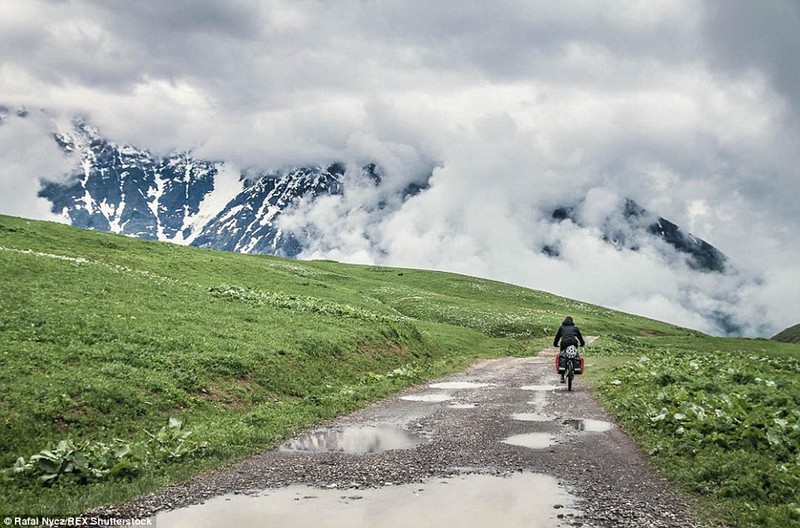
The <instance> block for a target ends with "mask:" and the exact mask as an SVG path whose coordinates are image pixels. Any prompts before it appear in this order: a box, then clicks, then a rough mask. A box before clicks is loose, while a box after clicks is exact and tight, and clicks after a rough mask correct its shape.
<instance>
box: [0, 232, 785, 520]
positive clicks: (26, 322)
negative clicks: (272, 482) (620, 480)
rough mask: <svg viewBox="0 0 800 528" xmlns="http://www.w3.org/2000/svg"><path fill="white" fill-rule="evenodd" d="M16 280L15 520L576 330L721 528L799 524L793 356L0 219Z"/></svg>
mask: <svg viewBox="0 0 800 528" xmlns="http://www.w3.org/2000/svg"><path fill="white" fill-rule="evenodd" d="M0 270H1V271H2V273H0V410H1V411H2V413H0V419H2V424H0V446H2V449H0V468H5V470H4V471H3V473H1V474H0V479H2V485H3V489H4V493H3V494H2V495H0V514H3V515H29V514H35V515H51V516H53V515H66V514H75V513H80V512H83V511H86V510H87V509H90V508H92V507H96V506H100V505H103V504H107V503H111V502H119V501H123V500H126V499H128V498H131V497H133V496H135V495H137V494H141V493H145V492H147V491H151V490H153V489H156V488H158V487H160V486H163V485H165V484H168V483H170V482H175V481H179V480H181V479H185V478H188V477H189V476H191V475H194V474H197V473H200V472H203V471H207V470H209V469H211V468H214V467H219V466H220V465H224V464H228V463H231V462H233V461H235V460H237V459H240V458H242V457H245V456H247V455H250V454H253V453H255V452H258V451H259V450H262V449H266V448H271V447H275V446H277V445H279V444H280V443H281V442H282V441H283V440H285V439H287V438H289V437H291V436H292V435H294V434H296V433H297V432H298V431H299V430H300V429H302V428H305V427H310V426H312V425H314V424H318V423H320V422H323V421H325V420H329V419H332V418H334V417H335V416H338V415H341V414H343V413H346V412H349V411H352V410H354V409H356V408H358V407H362V406H364V405H366V404H367V403H369V402H372V401H374V400H376V399H379V398H381V397H384V396H387V395H389V394H391V393H394V392H397V391H399V390H402V389H403V388H406V387H408V386H411V385H414V384H419V383H423V382H425V381H426V380H429V379H432V378H435V377H438V376H441V375H444V374H448V373H452V372H455V371H458V370H461V369H463V368H465V367H466V366H467V365H469V364H470V363H471V362H473V361H475V360H476V359H478V358H486V357H498V356H504V355H517V356H520V355H523V356H524V355H533V354H536V353H537V352H538V351H539V350H540V349H541V348H544V347H546V346H548V345H549V344H550V342H551V340H552V336H553V334H554V333H555V331H556V329H557V328H558V325H559V324H560V323H561V321H562V320H563V317H564V315H566V314H571V315H573V316H574V317H575V318H576V320H577V321H578V323H579V324H580V326H581V328H582V329H583V331H584V333H585V334H586V335H598V336H600V339H599V340H598V341H597V342H596V343H595V344H593V345H592V347H591V348H590V349H589V358H590V362H591V363H593V364H594V365H595V366H596V369H595V370H594V372H593V371H592V370H590V372H589V376H590V378H591V381H592V383H593V384H595V385H596V387H597V390H598V392H599V394H600V395H601V397H602V398H603V400H604V401H605V403H606V405H607V406H608V408H609V409H610V410H611V411H612V412H613V413H614V414H615V416H616V417H617V419H618V420H619V421H620V423H621V424H622V425H623V427H625V428H626V429H627V430H628V431H630V432H631V434H632V435H633V436H634V437H635V438H636V439H637V441H639V442H640V443H641V444H642V445H643V446H644V447H645V449H646V450H647V451H648V452H650V453H651V454H652V456H653V458H654V460H655V461H656V462H657V463H660V464H661V465H662V466H663V469H664V471H665V472H666V473H667V474H668V475H669V476H671V477H672V478H674V479H675V480H676V481H677V482H678V483H679V484H680V485H681V486H682V488H683V489H684V490H685V491H687V492H688V493H691V494H693V495H694V496H699V497H703V498H705V499H704V500H703V501H702V504H701V506H702V508H703V511H704V512H705V515H706V516H707V518H708V519H725V520H726V522H728V523H729V524H731V525H732V526H739V525H741V526H757V525H759V524H757V523H758V522H759V520H763V519H766V520H769V521H770V522H772V521H773V520H776V522H777V520H785V521H786V522H785V523H784V524H787V523H788V524H791V522H796V520H797V519H798V517H797V515H798V511H800V510H798V505H797V498H796V491H794V490H797V489H800V485H799V484H798V483H797V479H798V468H800V459H799V458H798V452H797V445H798V444H800V439H798V437H797V434H798V419H799V418H800V417H798V414H797V412H798V411H797V410H796V409H798V408H800V406H799V405H798V404H799V403H800V401H798V398H800V396H799V395H800V387H798V384H797V374H798V358H800V349H799V348H798V346H797V345H787V344H781V343H776V342H769V341H763V340H727V339H716V338H710V337H707V336H703V335H701V334H699V333H697V332H693V331H689V330H686V329H683V328H679V327H676V326H673V325H669V324H666V323H661V322H658V321H653V320H649V319H645V318H641V317H636V316H632V315H629V314H624V313H620V312H615V311H613V310H608V309H606V308H602V307H598V306H593V305H589V304H585V303H581V302H577V301H572V300H569V299H564V298H560V297H557V296H553V295H550V294H547V293H543V292H538V291H532V290H529V289H525V288H520V287H515V286H511V285H508V284H503V283H499V282H494V281H488V280H481V279H476V278H473V277H467V276H463V275H455V274H449V273H441V272H432V271H424V270H410V269H396V268H387V267H376V266H354V265H345V264H340V263H336V262H330V261H293V260H286V259H280V258H275V257H268V256H250V255H241V254H235V253H221V252H212V251H206V250H200V249H196V248H187V247H180V246H176V245H172V244H166V243H158V242H148V241H143V240H138V239H132V238H127V237H121V236H116V235H111V234H106V233H97V232H92V231H85V230H79V229H75V228H71V227H68V226H63V225H59V224H52V223H45V222H36V221H30V220H24V219H18V218H11V217H4V216H0ZM718 350H719V351H721V352H716V351H718ZM644 357H646V358H647V359H643V358H644ZM773 384H774V385H773ZM701 416H702V417H703V418H701ZM679 430H680V432H678V431H679ZM714 457H718V458H719V457H721V458H722V459H723V460H719V459H718V460H717V463H716V465H714V464H712V463H711V460H713V459H714ZM703 461H708V464H706V465H704V462H703ZM704 467H705V468H706V469H702V468H704ZM680 468H684V469H680ZM712 468H715V469H712ZM715 479H716V480H715ZM791 486H794V488H792V487H791ZM758 489H761V490H762V491H761V494H759V492H758V491H757V490H758ZM764 490H766V491H764ZM706 499H707V500H706ZM737 501H738V502H741V504H742V505H741V506H740V507H738V509H737V506H736V504H737Z"/></svg>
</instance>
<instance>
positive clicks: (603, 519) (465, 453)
mask: <svg viewBox="0 0 800 528" xmlns="http://www.w3.org/2000/svg"><path fill="white" fill-rule="evenodd" d="M553 354H554V351H552V350H545V351H542V353H540V356H539V357H537V358H522V359H520V358H502V359H497V360H490V361H484V362H480V363H478V364H475V365H473V366H472V367H471V368H469V369H468V370H467V371H466V372H464V373H462V374H459V375H455V376H450V377H447V378H444V379H441V380H437V384H430V385H425V386H421V387H416V388H414V389H412V390H409V391H406V392H405V393H403V394H400V395H398V396H397V397H394V398H391V399H387V400H384V401H382V402H379V403H377V404H375V405H372V406H370V407H367V408H365V409H363V410H361V411H358V412H356V413H354V414H352V415H349V416H347V417H344V418H342V419H340V420H338V421H337V422H335V423H334V424H330V425H329V426H328V427H327V428H326V429H324V430H319V431H317V433H316V434H314V435H311V436H309V437H308V438H305V439H298V441H297V442H295V444H294V449H295V450H277V451H269V452H265V453H263V454H261V455H258V456H255V457H252V458H250V459H248V460H246V461H243V462H242V463H240V464H237V465H236V466H234V467H231V468H227V469H224V470H220V471H218V472H216V473H214V474H212V475H210V476H204V477H198V478H196V479H194V480H192V481H190V482H188V483H186V484H184V485H180V486H172V487H169V488H166V489H164V490H162V491H160V492H158V493H156V494H153V495H148V496H145V497H142V498H140V499H139V500H137V501H135V502H133V503H131V504H128V505H124V506H121V507H119V508H115V509H114V510H106V511H105V512H104V513H106V514H115V515H120V516H129V515H139V516H141V515H150V514H153V513H155V512H157V511H161V512H162V513H159V514H158V515H157V516H156V521H157V523H158V526H159V527H160V528H168V527H169V528H171V527H173V526H185V525H195V526H199V525H203V526H215V525H217V521H214V520H213V519H214V518H215V517H214V516H213V515H212V513H213V511H216V512H217V513H219V512H221V511H224V507H225V506H226V503H225V502H224V501H227V502H228V503H231V500H232V496H230V495H229V496H227V497H222V498H217V499H213V500H209V499H211V498H212V497H217V496H220V495H224V494H231V493H236V494H240V495H255V496H256V497H252V498H251V500H252V501H254V502H249V503H246V504H245V505H244V506H242V505H241V504H237V505H236V506H235V507H236V508H237V509H238V510H240V511H241V509H242V508H245V509H247V508H248V507H249V506H247V505H248V504H252V505H256V504H260V506H259V507H260V508H263V507H264V504H267V502H265V501H269V500H271V499H270V494H273V495H274V497H273V500H275V501H277V500H278V498H279V494H277V490H279V489H281V488H286V487H287V486H293V485H308V486H311V488H290V489H292V490H294V491H293V493H294V504H296V505H298V506H297V507H298V508H302V507H303V506H302V505H303V504H306V503H308V506H306V507H305V510H302V512H304V513H305V512H307V511H319V512H323V511H327V510H324V508H323V506H322V505H323V504H327V503H324V501H325V500H326V499H325V496H326V494H328V495H333V494H335V498H334V499H335V500H334V499H332V502H331V501H329V502H330V504H329V505H328V506H326V507H328V508H331V510H330V512H329V513H327V514H326V515H328V516H329V518H330V519H333V516H334V515H338V513H340V512H339V511H338V510H337V508H338V509H340V510H346V509H348V508H349V509H350V511H352V510H353V508H356V507H358V508H362V509H366V510H368V509H369V507H370V504H372V505H373V507H377V506H375V505H377V504H379V503H380V502H379V501H380V500H381V498H380V495H379V494H380V493H384V494H385V493H387V492H385V491H374V490H378V489H379V490H387V489H389V488H390V487H394V489H395V490H398V491H393V493H398V492H401V491H402V492H407V493H409V495H408V497H409V499H408V500H406V499H403V502H402V505H401V507H402V508H404V509H405V510H408V509H410V508H414V507H415V506H414V504H415V503H414V502H413V500H412V499H410V497H411V495H410V493H412V492H413V494H414V496H415V497H416V496H421V495H425V493H423V492H425V491H426V490H427V492H428V493H427V495H428V496H429V497H433V496H435V494H436V493H439V491H437V490H439V489H440V488H441V486H439V487H438V488H437V487H436V486H434V483H439V484H441V483H452V484H457V485H462V484H463V485H466V484H468V482H467V480H468V479H467V477H465V476H466V475H475V474H479V475H483V476H484V477H485V478H488V477H486V476H492V478H494V479H495V480H493V481H490V483H489V487H490V489H491V487H492V486H494V487H496V488H497V489H499V487H498V486H499V485H500V484H502V485H506V484H508V483H510V482H512V480H509V479H512V478H515V476H519V475H521V474H522V475H528V474H541V475H542V476H547V478H550V480H552V482H553V483H556V482H557V485H558V490H560V491H559V492H558V493H556V491H555V490H553V489H550V488H547V486H546V484H547V483H546V482H545V483H544V484H542V486H544V487H543V488H541V489H538V490H537V489H529V490H526V489H522V490H520V491H521V492H522V493H527V494H528V496H530V497H533V496H534V495H536V494H537V493H538V494H539V495H542V494H543V495H545V496H544V497H538V499H540V500H541V504H538V503H537V504H538V505H537V506H536V508H538V509H535V510H534V511H528V510H526V511H525V512H524V513H519V514H518V516H523V515H524V516H527V517H528V518H525V519H520V524H519V525H520V526H523V525H524V526H557V525H562V526H595V527H601V526H603V527H605V526H608V527H620V526H630V527H637V528H639V527H648V526H653V527H667V526H673V527H681V528H685V527H691V526H695V523H694V522H693V521H692V520H691V518H690V517H689V516H688V514H687V509H686V506H685V504H683V503H682V502H681V501H680V500H679V499H678V498H677V497H676V496H675V495H674V494H673V493H672V492H671V491H670V489H669V485H668V483H667V482H666V481H665V480H664V479H662V478H661V477H659V476H658V475H657V474H656V473H655V472H654V470H653V469H652V467H651V466H650V465H649V463H648V461H647V460H646V457H644V456H643V455H642V454H641V453H640V452H639V450H638V449H637V448H636V447H635V446H634V445H633V443H632V442H631V441H630V439H629V438H628V437H627V436H626V435H625V434H624V433H623V432H622V431H621V430H620V429H619V428H618V427H617V426H615V425H613V424H611V423H610V419H609V417H608V416H607V415H606V414H605V412H604V411H603V409H602V408H601V406H600V405H599V404H598V403H597V402H596V401H595V400H594V398H593V397H592V395H591V393H590V392H589V390H588V388H587V387H586V385H585V383H583V381H582V380H581V379H580V378H577V379H576V382H575V387H574V390H573V391H572V392H567V390H566V387H565V386H564V385H561V384H560V383H558V377H557V375H556V374H555V373H554V371H553V370H554V369H553V367H552V363H553V357H552V356H553ZM587 363H588V364H589V368H591V359H588V360H587ZM459 387H465V388H459ZM446 397H449V398H450V399H447V400H444V401H424V400H437V399H438V400H442V399H444V398H446ZM408 398H411V399H408ZM418 399H421V400H423V401H415V400H418ZM348 431H349V432H355V435H356V437H358V438H356V439H355V441H354V442H355V443H353V442H350V445H349V446H348V445H347V442H346V438H345V436H346V435H345V434H344V433H345V432H348ZM387 431H388V433H390V434H388V433H387V434H388V436H387V435H386V434H384V433H386V432H387ZM398 432H399V433H405V432H410V433H413V435H411V434H409V435H408V437H406V436H403V435H401V436H400V437H397V436H396V433H398ZM370 434H374V435H375V438H366V437H367V436H369V435H370ZM392 435H395V436H392ZM360 437H365V438H360ZM358 440H362V441H363V440H365V441H367V444H364V443H363V442H361V443H359V442H358ZM386 442H401V444H402V443H403V442H411V443H412V444H413V443H415V442H421V443H419V444H418V445H416V446H413V445H412V446H408V445H399V444H398V445H399V447H403V448H401V449H391V450H385V451H381V450H380V449H381V446H383V448H385V447H391V446H392V445H391V444H386ZM512 444H526V445H528V446H529V447H525V446H523V445H512ZM365 446H366V447H365ZM332 449H333V450H336V449H344V450H345V451H351V452H350V453H348V452H332V451H331V450H332ZM370 449H373V450H376V451H379V452H372V453H363V451H365V450H370ZM308 450H318V451H308ZM359 450H360V451H361V453H358V451H359ZM448 479H449V480H448ZM492 482H494V484H492ZM484 484H485V482H484ZM528 485H529V486H531V484H528ZM403 486H405V488H403ZM551 488H552V486H551ZM302 489H307V490H315V491H305V492H303V491H302ZM258 490H267V491H258ZM406 490H407V491H406ZM480 493H483V492H480ZM504 494H505V495H507V496H510V495H513V489H512V492H504ZM547 495H552V497H548V496H547ZM458 496H459V497H462V498H463V496H464V493H459V494H458ZM443 497H445V496H443ZM479 497H480V495H479ZM306 499H308V500H306ZM311 499H314V500H311ZM207 500H208V503H209V506H208V511H206V510H203V508H204V507H203V506H194V507H193V508H183V507H185V506H187V505H192V504H198V503H201V502H203V501H207ZM451 500H453V501H457V500H459V499H458V498H446V497H445V498H442V499H440V500H439V504H438V506H437V507H438V508H439V510H441V509H442V508H444V509H443V510H442V511H444V512H445V513H441V511H439V510H437V515H446V514H447V513H446V511H447V507H446V506H447V503H448V502H449V501H451ZM255 501H261V502H255ZM336 501H338V502H336ZM526 501H527V500H526ZM526 501H522V502H526ZM231 504H232V503H231ZM354 504H356V505H357V506H353V505H354ZM419 505H420V506H419V508H420V512H419V515H416V520H415V521H414V523H413V524H410V525H415V526H420V522H419V520H420V518H422V517H423V516H426V515H427V514H426V513H423V512H425V511H427V510H425V509H424V508H425V506H423V505H422V502H419ZM230 507H233V506H232V505H231V506H230ZM470 507H472V508H474V509H475V510H474V511H476V512H479V513H481V515H483V514H484V513H486V514H491V513H492V510H493V509H496V510H498V511H497V513H498V514H501V513H503V512H502V511H500V510H506V509H507V508H510V506H508V507H505V506H498V503H497V502H496V501H495V500H489V499H488V498H487V499H486V501H485V502H484V501H483V500H482V499H481V498H477V499H475V498H473V499H472V500H471V503H470ZM181 508H183V509H181ZM276 508H277V506H276ZM315 508H316V510H315ZM387 508H388V507H387ZM172 509H176V511H174V512H169V513H164V512H165V511H166V510H172ZM452 509H453V510H459V511H462V510H463V509H464V507H463V506H453V507H452ZM212 510H213V511H212ZM366 510H365V511H366ZM258 511H259V512H261V513H260V514H255V513H254V514H253V515H251V516H250V517H248V518H247V519H248V521H247V522H246V524H247V525H248V526H268V525H270V523H274V522H275V521H274V519H273V520H272V521H270V522H269V523H268V522H267V521H264V523H261V522H260V519H261V516H262V515H265V514H264V511H265V510H263V509H261V510H258ZM296 511H297V512H298V514H297V515H298V516H297V517H296V518H297V519H298V521H297V523H293V522H292V519H294V517H291V515H292V514H290V513H289V514H287V515H289V517H287V518H284V519H283V522H287V519H288V522H289V524H288V526H293V525H294V526H300V525H303V526H305V524H302V523H300V521H299V512H301V510H296ZM387 511H388V510H387ZM398 511H400V510H398ZM509 511H511V510H509ZM506 513H508V512H506ZM350 515H352V514H350ZM358 515H359V516H362V517H363V515H366V514H363V515H362V514H361V513H359V514H358ZM386 515H391V514H388V513H387V514H386ZM398 515H399V514H398ZM359 518H361V517H359ZM431 518H433V517H431ZM437 518H440V517H437ZM470 518H472V519H478V517H476V516H475V515H472V516H471V517H470ZM187 519H188V520H187ZM382 519H383V520H382V521H378V524H377V525H387V526H389V525H391V526H405V524H403V522H402V521H401V520H398V519H400V517H399V516H396V519H395V521H391V519H389V518H387V517H382ZM444 519H445V520H444V521H443V522H444V523H445V524H448V523H447V518H446V517H445V518H444ZM481 519H483V518H481ZM200 520H204V521H205V523H199V521H200ZM383 521H385V522H383ZM342 522H343V524H346V523H345V521H342ZM364 522H365V523H367V521H364ZM369 522H372V523H374V522H375V521H374V519H373V520H372V521H369ZM457 522H458V523H459V524H460V526H461V528H464V527H465V526H467V525H468V526H472V524H469V522H466V524H465V521H463V520H458V521H457ZM474 522H475V523H476V524H474V525H475V526H479V525H483V524H484V523H489V522H495V521H493V520H492V518H488V520H486V519H483V520H480V521H479V520H475V521H474ZM502 522H504V523H508V520H507V519H506V520H503V521H502ZM536 523H539V524H536ZM309 525H313V523H311V524H309ZM329 525H331V524H329V523H326V522H325V520H324V519H322V520H320V521H318V522H317V523H316V526H323V527H324V526H329ZM365 525H368V524H365ZM430 525H431V526H439V525H442V521H437V522H435V523H434V522H432V524H430Z"/></svg>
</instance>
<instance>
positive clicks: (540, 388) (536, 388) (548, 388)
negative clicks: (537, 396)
mask: <svg viewBox="0 0 800 528" xmlns="http://www.w3.org/2000/svg"><path fill="white" fill-rule="evenodd" d="M557 388H559V386H558V385H525V386H524V387H520V389H522V390H525V391H551V390H556V389H557Z"/></svg>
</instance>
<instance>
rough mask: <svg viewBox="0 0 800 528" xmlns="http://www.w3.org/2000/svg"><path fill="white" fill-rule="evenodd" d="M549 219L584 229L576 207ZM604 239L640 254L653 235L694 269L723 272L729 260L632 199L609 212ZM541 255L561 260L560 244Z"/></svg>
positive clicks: (556, 211) (560, 209) (547, 247)
mask: <svg viewBox="0 0 800 528" xmlns="http://www.w3.org/2000/svg"><path fill="white" fill-rule="evenodd" d="M550 218H551V219H552V221H553V222H556V223H557V222H563V221H566V220H569V221H572V222H573V223H575V224H576V225H579V226H583V223H582V222H581V220H580V218H579V215H578V213H577V207H557V208H556V209H554V210H553V212H552V214H551V215H550ZM602 233H603V235H602V236H603V240H604V241H606V242H608V243H609V244H612V245H613V246H615V247H616V248H618V249H623V248H625V249H629V250H632V251H638V250H639V248H640V245H639V244H640V240H641V237H642V236H644V235H651V236H653V237H656V238H657V239H659V240H661V241H663V242H665V243H666V244H667V245H669V246H670V247H672V248H673V249H675V250H677V251H678V252H679V253H681V254H683V255H684V256H685V257H686V263H687V264H688V265H689V267H691V268H692V269H694V270H697V271H703V272H719V273H723V272H725V269H726V263H727V260H728V259H727V257H725V255H724V254H723V253H722V252H721V251H719V250H718V249H717V248H715V247H714V246H712V245H711V244H709V243H708V242H706V241H704V240H701V239H699V238H696V237H694V236H692V235H691V234H690V233H687V232H685V231H683V230H682V229H681V228H680V227H678V226H677V225H675V224H674V223H672V222H670V221H669V220H667V219H665V218H661V217H659V216H655V215H653V214H652V213H650V212H649V211H647V210H646V209H645V208H644V207H642V206H640V205H639V204H638V203H636V202H635V201H633V200H630V199H627V200H625V202H624V203H623V204H622V207H621V208H620V210H618V211H609V215H608V217H607V218H606V222H605V223H604V225H603V226H602ZM542 253H543V254H545V255H547V256H550V257H558V256H559V250H558V243H557V242H554V243H552V244H547V245H545V246H544V247H543V248H542Z"/></svg>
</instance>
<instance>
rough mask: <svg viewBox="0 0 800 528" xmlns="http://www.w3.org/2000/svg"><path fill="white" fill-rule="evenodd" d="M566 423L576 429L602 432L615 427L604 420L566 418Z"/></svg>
mask: <svg viewBox="0 0 800 528" xmlns="http://www.w3.org/2000/svg"><path fill="white" fill-rule="evenodd" d="M564 425H568V426H570V427H572V428H573V429H575V430H576V431H588V432H590V433H602V432H605V431H608V430H610V429H611V428H612V427H614V424H612V423H610V422H604V421H602V420H575V419H571V420H564Z"/></svg>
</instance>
